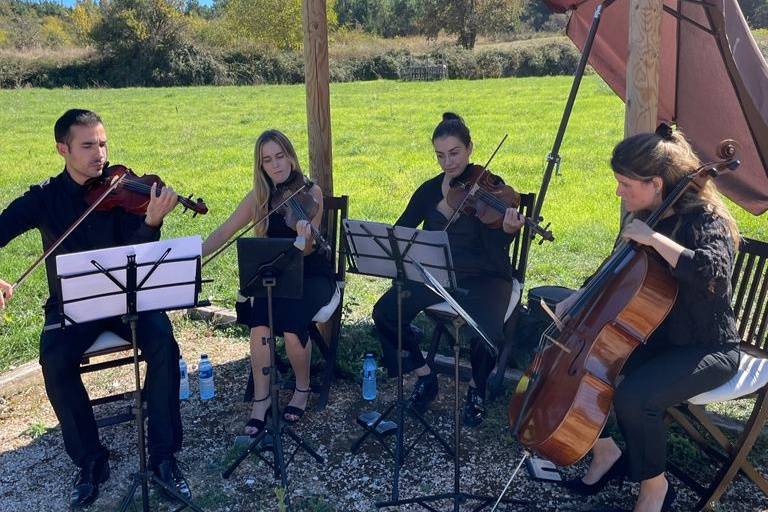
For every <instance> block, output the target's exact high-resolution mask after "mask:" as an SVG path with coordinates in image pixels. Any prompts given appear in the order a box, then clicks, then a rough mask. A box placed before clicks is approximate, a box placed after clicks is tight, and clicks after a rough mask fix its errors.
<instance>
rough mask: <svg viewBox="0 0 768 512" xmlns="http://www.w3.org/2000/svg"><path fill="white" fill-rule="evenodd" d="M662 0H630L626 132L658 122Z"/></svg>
mask: <svg viewBox="0 0 768 512" xmlns="http://www.w3.org/2000/svg"><path fill="white" fill-rule="evenodd" d="M662 8H663V0H631V1H630V4H629V60H628V61H627V105H626V111H625V116H624V135H625V136H626V137H629V136H631V135H635V134H637V133H642V132H652V131H654V130H655V129H656V126H657V113H658V103H659V70H660V68H661V61H660V56H661V17H662V14H663V9H662Z"/></svg>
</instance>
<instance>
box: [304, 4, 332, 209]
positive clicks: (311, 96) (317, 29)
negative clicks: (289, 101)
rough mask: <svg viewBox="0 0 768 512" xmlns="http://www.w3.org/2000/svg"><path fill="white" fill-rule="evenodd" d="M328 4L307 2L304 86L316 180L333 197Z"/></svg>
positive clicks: (311, 158)
mask: <svg viewBox="0 0 768 512" xmlns="http://www.w3.org/2000/svg"><path fill="white" fill-rule="evenodd" d="M325 2H326V0H303V1H302V23H303V25H304V83H305V84H306V90H307V133H308V137H309V167H310V175H311V176H312V180H313V181H314V182H315V183H317V185H318V186H319V187H320V188H321V189H322V190H323V194H325V195H327V196H332V195H333V166H332V158H331V103H330V87H329V82H330V75H329V72H328V19H327V17H326V4H325Z"/></svg>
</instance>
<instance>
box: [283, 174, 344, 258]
mask: <svg viewBox="0 0 768 512" xmlns="http://www.w3.org/2000/svg"><path fill="white" fill-rule="evenodd" d="M313 185H314V184H313V183H312V182H311V181H309V180H308V179H306V178H305V177H304V175H303V174H301V173H299V172H291V175H290V176H289V177H288V179H287V180H285V181H284V182H283V183H280V184H279V185H277V186H276V187H275V188H274V191H273V193H272V196H271V198H270V200H269V209H270V210H271V211H276V212H278V213H280V214H281V215H282V216H283V218H284V219H285V224H286V226H288V227H289V228H291V229H293V230H294V231H295V230H296V223H297V222H299V221H300V220H305V221H307V222H308V223H309V226H310V228H311V229H312V236H313V238H314V239H315V241H316V243H317V245H318V247H319V251H320V252H322V253H325V254H326V255H330V254H331V245H330V244H329V243H328V241H327V240H326V239H325V238H324V237H323V235H322V234H320V231H318V229H317V228H316V227H315V225H314V224H312V219H313V218H314V217H315V215H317V211H318V209H319V208H320V204H319V203H318V202H317V201H316V200H315V197H314V196H313V195H312V193H311V192H310V189H311V188H312V186H313Z"/></svg>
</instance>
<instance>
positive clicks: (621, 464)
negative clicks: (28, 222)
mask: <svg viewBox="0 0 768 512" xmlns="http://www.w3.org/2000/svg"><path fill="white" fill-rule="evenodd" d="M626 475H627V465H626V457H624V454H623V453H622V454H621V457H619V458H618V459H617V460H616V462H614V463H613V466H611V467H610V469H608V471H606V472H605V474H604V475H603V476H601V477H600V480H598V481H597V482H595V483H593V484H586V483H584V480H582V479H581V478H573V479H571V480H563V481H562V482H561V483H560V485H562V486H563V487H565V488H566V489H568V490H569V491H571V492H572V493H574V494H580V495H582V496H592V495H593V494H597V493H598V492H600V491H601V490H603V487H605V486H606V485H608V484H609V483H610V482H611V481H612V480H619V485H622V484H623V483H624V477H625V476H626ZM671 487H672V486H670V488H671ZM665 503H666V501H665ZM662 510H663V509H662Z"/></svg>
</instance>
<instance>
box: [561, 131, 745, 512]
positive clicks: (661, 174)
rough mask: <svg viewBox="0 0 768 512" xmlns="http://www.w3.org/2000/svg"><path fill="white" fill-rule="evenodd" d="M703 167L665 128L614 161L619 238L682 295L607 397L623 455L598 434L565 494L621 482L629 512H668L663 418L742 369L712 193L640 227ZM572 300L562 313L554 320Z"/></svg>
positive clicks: (719, 205) (634, 140)
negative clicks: (644, 251)
mask: <svg viewBox="0 0 768 512" xmlns="http://www.w3.org/2000/svg"><path fill="white" fill-rule="evenodd" d="M699 166H700V162H699V159H698V157H697V156H696V155H695V153H694V152H693V150H692V149H691V146H690V145H689V144H688V142H687V141H686V140H685V138H684V137H683V135H682V134H681V133H680V132H673V131H672V129H671V128H669V127H668V126H666V125H661V126H660V127H659V129H658V130H657V132H656V133H644V134H640V135H635V136H633V137H629V138H628V139H625V140H624V141H622V142H621V143H619V144H618V145H617V146H616V148H615V149H614V151H613V157H612V158H611V167H612V168H613V171H614V176H615V178H616V181H617V188H616V194H617V195H618V196H619V197H621V198H622V199H623V201H624V206H625V208H626V210H627V212H628V214H629V215H630V218H629V219H628V221H627V222H625V227H624V229H623V230H622V232H621V238H623V239H624V240H633V241H635V242H636V243H638V244H641V245H646V246H649V247H652V248H653V249H654V250H655V251H656V252H657V253H658V254H659V255H660V256H661V257H662V258H663V259H664V260H665V261H666V263H667V264H668V265H669V268H670V270H671V273H672V276H673V277H674V278H675V279H677V281H678V283H679V287H678V294H677V299H676V302H675V304H674V306H673V307H672V309H671V311H670V313H669V315H668V316H667V317H666V319H665V320H664V321H663V322H662V323H661V325H660V326H659V327H658V328H657V329H656V331H655V332H654V333H653V334H652V335H651V337H650V338H649V339H648V341H647V342H646V344H645V345H642V346H640V347H638V348H637V349H635V351H634V352H633V353H632V355H631V356H630V358H629V360H628V361H627V363H626V365H625V367H624V369H623V370H622V375H623V379H622V380H621V381H620V382H619V384H618V386H617V388H616V392H615V394H614V397H613V407H614V412H615V415H616V420H617V423H618V427H619V430H620V431H621V434H622V437H623V438H624V441H625V443H626V447H625V448H624V450H623V451H622V450H621V449H620V448H619V446H618V445H617V444H616V443H615V442H614V441H613V439H611V438H610V437H607V434H606V433H605V432H604V433H603V435H602V436H601V438H600V439H598V441H597V442H596V443H595V446H594V447H593V448H592V454H593V458H592V462H591V464H590V467H589V470H588V471H587V473H586V474H585V475H584V477H582V478H577V479H575V480H569V481H566V482H565V486H566V487H567V488H569V489H570V490H571V491H573V492H576V493H578V494H594V493H596V492H598V491H600V490H601V489H602V488H603V487H604V486H605V485H606V484H607V483H608V482H609V481H611V480H612V479H614V478H623V477H625V476H626V477H628V478H629V479H630V480H632V481H639V482H640V494H639V496H638V498H637V502H636V503H635V507H634V510H635V512H659V511H660V510H669V509H670V508H671V505H672V502H673V500H674V497H675V492H674V489H673V488H672V487H671V486H670V484H669V482H668V481H667V479H666V477H665V475H664V470H665V465H666V445H667V440H666V428H665V424H664V411H665V410H666V409H667V408H668V407H670V406H673V405H676V404H679V403H681V402H683V401H685V400H687V399H689V398H691V397H694V396H696V395H699V394H701V393H704V392H705V391H709V390H711V389H714V388H716V387H718V386H720V385H721V384H723V383H725V382H727V381H728V380H729V379H730V378H731V377H732V376H733V375H734V374H735V372H736V370H737V369H738V366H739V345H738V344H739V335H738V332H737V330H736V320H735V317H734V314H733V310H732V309H731V284H730V283H731V273H732V271H733V257H734V253H735V250H736V248H737V246H738V240H739V233H738V228H737V226H736V223H735V221H734V220H733V217H732V216H731V215H730V213H729V212H728V210H727V209H726V207H725V205H724V204H723V202H722V200H721V199H720V197H719V195H718V193H717V190H716V188H715V186H714V184H713V183H712V181H709V182H708V183H707V185H706V186H705V187H703V188H702V190H700V191H698V192H697V191H695V190H694V188H693V187H692V188H691V189H689V190H688V192H686V194H684V195H683V196H682V197H681V198H680V199H679V200H678V201H677V203H676V204H675V205H674V207H673V208H672V211H671V212H670V213H669V214H668V215H667V216H666V217H665V218H663V219H661V220H660V221H659V222H658V223H657V224H656V226H655V228H654V229H651V228H650V227H648V225H647V224H645V223H644V222H643V219H644V218H645V217H646V216H647V215H648V214H649V213H650V212H651V211H653V210H654V209H656V208H657V207H658V206H659V205H660V204H661V202H662V201H663V199H664V198H665V197H666V195H667V193H669V192H670V191H671V190H672V189H673V188H674V187H675V185H676V184H677V183H678V182H679V181H680V179H681V178H683V177H684V176H685V175H687V174H689V173H691V172H693V171H694V170H696V168H697V167H699ZM577 297H578V292H577V293H576V294H574V295H572V296H571V297H569V298H568V299H566V300H565V301H563V302H561V303H560V304H558V307H557V310H556V312H557V313H558V315H562V314H563V312H565V311H566V310H567V309H568V308H569V307H570V305H571V304H573V303H574V301H575V300H576V298H577Z"/></svg>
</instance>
